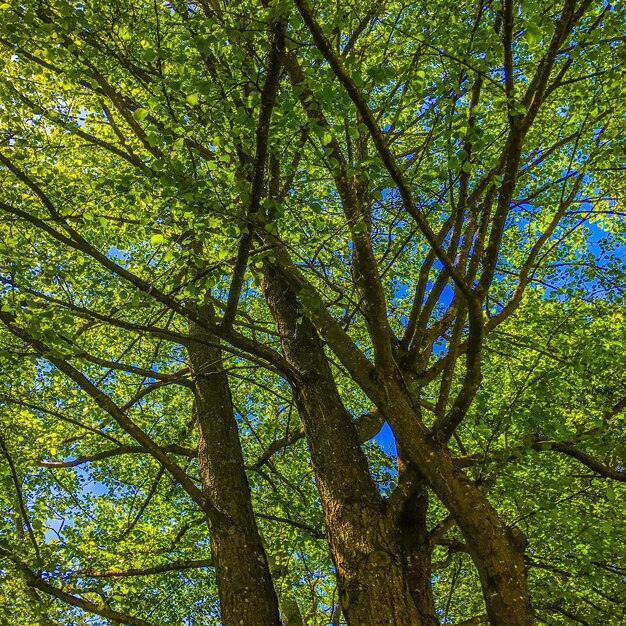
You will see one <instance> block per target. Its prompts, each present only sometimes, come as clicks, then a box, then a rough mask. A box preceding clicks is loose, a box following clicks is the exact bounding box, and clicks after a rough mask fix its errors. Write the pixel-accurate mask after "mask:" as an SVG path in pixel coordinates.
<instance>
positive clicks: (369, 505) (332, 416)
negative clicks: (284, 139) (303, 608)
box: [263, 266, 430, 626]
mask: <svg viewBox="0 0 626 626" xmlns="http://www.w3.org/2000/svg"><path fill="white" fill-rule="evenodd" d="M264 271H265V277H264V280H263V290H264V293H265V296H266V299H267V302H268V305H269V307H270V310H271V312H272V315H273V317H274V319H275V321H276V326H277V328H278V332H279V334H280V337H281V343H282V348H283V352H284V354H285V357H286V358H287V360H288V361H289V362H290V363H291V364H292V365H293V366H294V367H295V368H296V369H297V370H298V371H299V372H300V373H301V380H300V382H299V383H298V384H297V386H296V388H295V389H294V397H295V402H296V405H297V407H298V410H299V412H300V417H301V420H302V423H303V425H304V429H305V432H306V437H307V442H308V445H309V450H310V453H311V463H312V466H313V471H314V472H315V478H316V484H317V488H318V490H319V494H320V499H321V503H322V509H323V513H324V522H325V529H326V534H327V537H328V543H329V546H330V551H331V555H332V558H333V561H334V564H335V568H336V572H337V579H338V587H339V593H340V601H341V606H342V608H343V612H344V615H345V617H346V620H347V621H348V623H349V624H350V625H351V626H361V625H363V626H375V625H378V624H380V625H381V626H382V625H398V626H407V625H416V626H421V624H423V621H422V619H421V617H420V614H419V612H418V610H417V607H416V605H415V602H414V600H413V596H412V594H411V592H410V590H409V585H408V582H407V576H406V571H405V568H404V562H403V556H402V546H401V541H400V533H399V532H398V528H397V525H396V524H395V522H393V521H392V520H390V519H389V517H388V516H386V515H385V502H384V500H383V499H382V497H381V496H380V494H379V492H378V489H377V487H376V485H375V483H374V481H373V480H372V477H371V475H370V472H369V469H368V465H367V459H366V458H365V455H364V454H363V451H362V450H361V447H360V444H359V438H358V435H357V431H356V428H355V426H354V423H353V420H352V418H351V416H350V414H349V413H348V412H347V410H346V409H345V407H344V405H343V403H342V401H341V398H340V396H339V393H338V390H337V387H336V385H335V381H334V378H333V375H332V371H331V369H330V366H329V364H328V361H327V359H326V356H325V354H324V350H323V345H322V342H321V340H320V338H319V336H318V335H317V332H316V331H315V329H314V328H313V326H312V324H311V323H310V321H309V320H308V319H307V318H306V317H304V318H303V319H300V323H298V318H299V317H300V315H301V314H302V311H301V309H300V307H299V305H298V302H297V299H296V297H295V294H294V293H293V291H292V290H291V289H289V287H288V286H287V283H286V282H285V281H284V280H283V279H282V277H281V276H280V274H279V273H278V272H277V271H276V270H275V269H274V268H272V267H269V266H267V267H266V268H265V270H264ZM428 585H429V586H430V581H428Z"/></svg>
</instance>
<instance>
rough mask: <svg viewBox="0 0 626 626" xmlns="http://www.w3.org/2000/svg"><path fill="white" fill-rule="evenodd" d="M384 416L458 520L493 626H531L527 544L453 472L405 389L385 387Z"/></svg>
mask: <svg viewBox="0 0 626 626" xmlns="http://www.w3.org/2000/svg"><path fill="white" fill-rule="evenodd" d="M381 390H383V393H382V394H381V403H380V406H379V409H380V410H382V412H383V415H385V416H386V417H387V418H388V420H389V423H390V425H391V427H392V429H393V431H394V434H395V435H396V437H397V438H398V441H399V443H400V445H401V446H402V450H403V453H404V454H405V455H406V456H407V458H408V459H409V460H410V461H411V463H413V464H414V465H415V468H416V469H417V471H419V473H420V474H421V475H422V476H424V478H425V479H426V481H427V482H428V484H429V485H430V487H431V488H432V489H433V491H434V492H435V494H436V495H437V497H438V498H439V499H440V500H441V501H442V502H443V504H444V505H445V506H446V508H447V509H448V510H449V511H450V513H451V514H452V515H453V516H454V518H455V520H456V523H457V525H458V527H459V528H460V530H461V532H462V533H463V536H464V537H465V541H466V543H467V546H468V550H469V552H470V555H471V557H472V559H473V561H474V564H475V565H476V568H477V570H478V574H479V576H480V581H481V585H482V590H483V595H484V598H485V604H486V606H487V614H488V616H489V620H490V622H491V623H492V624H494V625H495V626H531V625H533V624H534V623H535V618H534V612H533V610H532V607H531V603H530V595H529V591H528V580H527V573H526V566H525V563H524V548H525V539H524V537H523V535H522V534H521V532H519V531H517V530H516V529H512V528H510V527H508V526H507V525H506V524H505V523H504V522H503V521H502V520H501V519H500V517H499V516H498V514H497V512H496V510H495V509H494V508H493V506H492V505H491V503H490V502H489V500H488V499H487V498H486V497H485V495H484V494H483V493H482V492H481V491H480V489H479V488H478V487H477V486H476V485H475V484H473V483H472V482H471V481H470V480H469V479H468V477H467V476H466V475H465V474H464V473H463V472H462V471H461V470H458V469H456V468H455V467H454V465H453V463H452V458H451V455H450V453H449V451H448V449H447V447H445V446H444V445H441V444H438V443H436V442H435V441H433V439H432V437H430V435H429V433H428V431H427V430H426V428H425V427H424V426H422V425H421V424H422V422H421V419H419V414H418V411H417V410H416V409H415V407H414V406H413V404H412V403H411V399H410V398H409V397H408V394H407V392H406V390H405V389H404V387H403V385H402V383H399V382H398V381H396V380H389V379H386V380H385V381H384V382H383V381H381Z"/></svg>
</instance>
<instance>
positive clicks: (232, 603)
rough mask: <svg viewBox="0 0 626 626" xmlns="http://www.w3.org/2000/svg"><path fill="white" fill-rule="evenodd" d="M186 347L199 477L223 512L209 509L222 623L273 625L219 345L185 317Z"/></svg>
mask: <svg viewBox="0 0 626 626" xmlns="http://www.w3.org/2000/svg"><path fill="white" fill-rule="evenodd" d="M190 337H191V339H192V341H190V343H189V347H188V353H189V359H190V363H191V368H192V371H193V377H194V384H195V392H196V408H197V416H198V431H199V445H198V460H199V466H200V478H201V480H202V485H203V488H204V491H205V493H206V495H207V498H208V499H209V501H210V502H211V503H212V504H213V506H214V507H215V508H217V509H218V510H219V511H220V512H221V513H222V514H223V515H221V516H216V515H209V526H210V532H211V546H212V550H213V558H214V560H215V568H216V574H217V585H218V590H219V597H220V607H221V616H222V624H224V626H241V625H245V626H256V625H258V626H271V625H272V624H274V625H276V626H278V624H279V623H280V622H279V618H278V602H277V599H276V594H275V592H274V587H273V585H272V578H271V575H270V571H269V567H268V562H267V558H266V555H265V550H264V548H263V545H262V543H261V538H260V536H259V532H258V529H257V526H256V521H255V518H254V512H253V510H252V503H251V500H250V486H249V484H248V479H247V477H246V474H245V470H244V463H243V455H242V451H241V444H240V441H239V433H238V431H237V422H236V420H235V415H234V412H233V406H232V399H231V395H230V388H229V386H228V379H227V376H226V373H225V372H224V369H223V365H222V354H221V350H220V349H219V348H217V347H213V346H210V345H207V344H203V343H200V342H199V341H193V339H194V338H195V339H197V340H203V339H204V340H207V341H209V342H211V341H213V342H214V341H215V338H214V337H213V336H211V335H210V334H208V333H206V331H204V330H203V329H202V328H200V327H199V326H197V325H196V324H194V323H190Z"/></svg>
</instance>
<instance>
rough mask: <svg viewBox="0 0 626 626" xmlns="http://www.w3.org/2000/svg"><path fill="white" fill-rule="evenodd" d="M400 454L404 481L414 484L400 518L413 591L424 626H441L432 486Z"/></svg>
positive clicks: (409, 580) (410, 587) (407, 573)
mask: <svg viewBox="0 0 626 626" xmlns="http://www.w3.org/2000/svg"><path fill="white" fill-rule="evenodd" d="M403 456H404V455H403V454H402V453H401V451H398V470H399V474H400V480H401V481H408V482H409V483H410V485H411V488H410V491H409V493H408V497H407V498H406V501H405V502H404V506H403V507H402V511H401V513H400V519H399V530H400V537H401V541H402V552H403V557H404V567H405V570H406V575H407V580H408V583H409V589H410V592H411V594H412V596H413V601H414V602H415V606H416V607H417V610H418V611H419V614H420V617H421V619H422V623H423V624H424V626H440V624H439V619H438V618H437V614H436V612H435V601H434V598H433V591H432V584H431V577H432V545H431V541H430V535H429V533H428V526H427V513H428V487H427V485H426V482H425V481H424V479H423V477H422V476H420V474H419V473H418V472H417V471H416V470H415V468H413V467H412V466H411V464H410V463H409V462H408V461H406V460H405V459H404V458H403Z"/></svg>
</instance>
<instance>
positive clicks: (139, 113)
mask: <svg viewBox="0 0 626 626" xmlns="http://www.w3.org/2000/svg"><path fill="white" fill-rule="evenodd" d="M148 114H149V113H148V111H147V110H146V109H135V111H134V112H133V117H134V118H135V119H136V120H137V121H138V122H143V121H144V120H145V119H146V117H148Z"/></svg>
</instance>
